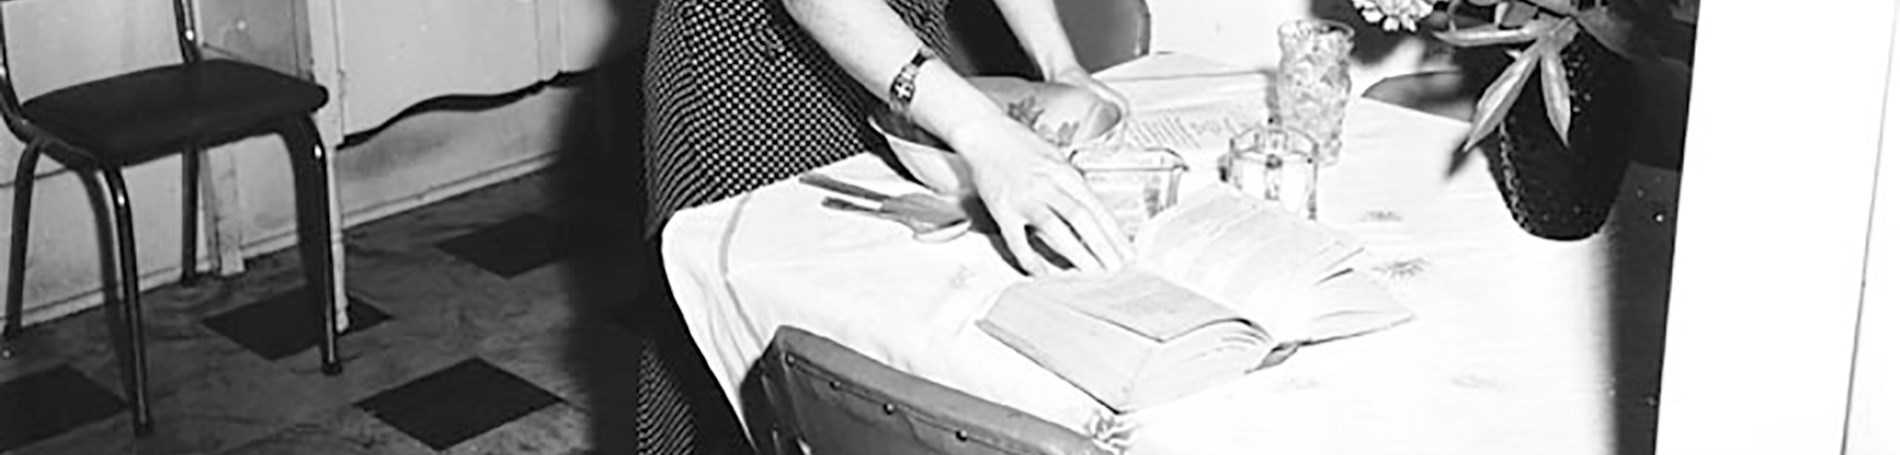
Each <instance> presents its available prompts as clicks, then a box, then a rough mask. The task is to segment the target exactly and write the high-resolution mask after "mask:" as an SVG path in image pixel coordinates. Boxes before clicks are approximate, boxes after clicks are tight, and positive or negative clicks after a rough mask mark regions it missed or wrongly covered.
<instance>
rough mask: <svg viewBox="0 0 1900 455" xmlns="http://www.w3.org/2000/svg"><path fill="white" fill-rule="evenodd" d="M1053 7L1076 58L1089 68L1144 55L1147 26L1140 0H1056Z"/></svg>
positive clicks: (1146, 11)
mask: <svg viewBox="0 0 1900 455" xmlns="http://www.w3.org/2000/svg"><path fill="white" fill-rule="evenodd" d="M1056 10H1057V14H1059V15H1061V16H1062V29H1063V30H1064V31H1066V32H1068V35H1069V46H1070V47H1072V48H1074V49H1075V59H1076V61H1077V62H1080V63H1081V64H1082V67H1083V68H1087V69H1088V70H1089V71H1101V70H1103V69H1105V68H1108V67H1111V66H1115V65H1119V64H1122V63H1125V62H1127V61H1129V60H1134V59H1135V58H1138V57H1141V56H1143V55H1148V41H1149V34H1150V33H1151V30H1150V28H1151V26H1150V24H1149V22H1150V19H1149V17H1148V3H1147V2H1146V1H1144V0H1107V1H1105V0H1058V1H1057V2H1056Z"/></svg>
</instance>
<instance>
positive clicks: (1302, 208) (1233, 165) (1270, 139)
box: [1220, 125, 1320, 220]
mask: <svg viewBox="0 0 1900 455" xmlns="http://www.w3.org/2000/svg"><path fill="white" fill-rule="evenodd" d="M1316 147H1317V144H1316V143H1315V142H1314V141H1313V140H1312V139H1311V138H1309V137H1308V136H1307V135H1306V134H1303V133H1301V132H1299V131H1298V130H1294V129H1290V128H1285V127H1281V126H1277V125H1267V126H1254V127H1249V128H1247V129H1245V130H1242V131H1241V132H1240V134H1236V135H1234V137H1233V139H1231V140H1229V141H1228V145H1227V154H1226V155H1224V156H1222V157H1221V161H1220V177H1221V181H1222V182H1225V183H1226V184H1227V185H1229V186H1232V187H1234V189H1237V190H1240V192H1241V193H1244V194H1247V195H1249V196H1253V197H1258V198H1261V199H1266V200H1269V201H1274V202H1278V203H1279V204H1280V206H1281V207H1283V208H1285V209H1286V210H1287V211H1288V212H1292V213H1294V214H1296V215H1299V216H1303V217H1306V219H1309V220H1310V219H1314V218H1315V217H1316V216H1318V215H1319V206H1318V205H1319V166H1320V164H1319V162H1318V159H1317V157H1316V156H1315V155H1316V150H1317V149H1316Z"/></svg>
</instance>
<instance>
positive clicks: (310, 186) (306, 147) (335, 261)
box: [282, 118, 345, 376]
mask: <svg viewBox="0 0 1900 455" xmlns="http://www.w3.org/2000/svg"><path fill="white" fill-rule="evenodd" d="M282 134H283V137H284V143H285V145H287V146H288V148H289V149H290V154H291V156H290V161H291V167H292V168H293V169H292V171H293V172H292V173H293V174H294V179H295V181H296V190H295V192H296V198H297V234H298V241H297V243H298V244H299V246H300V250H301V251H300V253H302V254H301V255H302V256H303V266H304V276H305V286H308V287H309V289H310V290H312V291H315V292H314V294H315V295H316V296H317V299H316V302H315V303H316V304H317V306H318V307H319V308H318V311H319V312H320V313H321V314H322V317H321V318H320V320H321V321H322V323H323V332H322V333H323V340H322V342H321V343H320V344H319V345H318V353H319V355H320V356H321V359H322V371H323V374H325V375H330V376H335V375H339V374H342V373H343V361H342V359H341V358H340V356H339V354H338V352H337V351H338V350H337V336H338V332H339V331H341V330H342V327H339V325H340V324H338V323H337V321H338V320H339V319H340V318H341V317H342V315H340V314H338V313H339V312H340V311H341V310H342V309H341V308H339V307H340V306H341V305H339V303H338V302H341V301H342V300H343V299H344V298H345V296H344V294H343V283H342V279H341V277H340V276H339V273H338V272H337V270H338V267H337V266H338V265H339V263H340V262H341V261H342V260H343V254H342V252H341V251H340V250H341V245H342V243H343V239H342V233H341V232H336V231H335V230H334V229H332V226H333V225H334V224H335V222H336V216H337V213H336V208H335V207H333V204H332V203H331V201H332V200H333V199H332V198H331V196H332V194H331V193H332V191H333V190H334V189H333V188H332V187H333V186H334V183H333V182H332V181H331V180H330V179H331V177H330V165H329V159H330V152H329V150H327V149H325V148H324V147H323V140H322V139H321V138H320V137H319V136H318V135H317V126H316V123H314V122H312V121H311V120H309V119H307V118H306V119H299V120H296V121H292V122H290V124H288V125H286V126H285V129H284V131H283V133H282Z"/></svg>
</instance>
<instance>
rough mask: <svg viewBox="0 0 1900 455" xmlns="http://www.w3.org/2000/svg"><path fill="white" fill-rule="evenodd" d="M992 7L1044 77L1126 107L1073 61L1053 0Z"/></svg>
mask: <svg viewBox="0 0 1900 455" xmlns="http://www.w3.org/2000/svg"><path fill="white" fill-rule="evenodd" d="M996 9H997V11H998V12H1001V13H1002V15H1003V21H1005V22H1008V23H1009V29H1010V31H1011V32H1014V33H1015V35H1016V41H1017V42H1018V43H1019V44H1021V45H1022V47H1023V53H1024V54H1027V55H1029V58H1030V59H1031V60H1034V61H1035V62H1036V68H1037V69H1038V70H1041V71H1042V77H1043V78H1044V79H1047V80H1050V81H1055V82H1062V83H1066V84H1070V85H1075V86H1080V87H1082V88H1086V89H1088V90H1089V91H1091V92H1095V94H1096V95H1097V96H1101V97H1102V98H1105V99H1108V100H1109V102H1112V103H1115V105H1116V106H1117V107H1120V108H1121V109H1122V110H1123V111H1127V110H1128V100H1127V99H1126V98H1124V97H1122V95H1121V94H1120V93H1116V92H1115V91H1114V90H1112V89H1109V88H1108V86H1107V85H1104V84H1102V83H1101V81H1098V80H1096V79H1095V77H1094V76H1092V75H1090V74H1089V72H1088V69H1086V68H1083V67H1082V64H1081V63H1080V62H1078V61H1077V60H1076V58H1075V46H1074V43H1071V42H1069V34H1068V31H1067V30H1064V29H1063V28H1062V27H1063V26H1062V17H1061V15H1060V14H1059V13H1058V12H1057V10H1056V4H1055V1H1054V0H997V1H996Z"/></svg>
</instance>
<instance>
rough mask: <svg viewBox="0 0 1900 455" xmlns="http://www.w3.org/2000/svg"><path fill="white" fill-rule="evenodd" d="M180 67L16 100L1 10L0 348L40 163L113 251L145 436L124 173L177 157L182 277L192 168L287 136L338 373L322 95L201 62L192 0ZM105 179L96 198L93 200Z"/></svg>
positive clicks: (237, 66) (180, 16) (188, 270)
mask: <svg viewBox="0 0 1900 455" xmlns="http://www.w3.org/2000/svg"><path fill="white" fill-rule="evenodd" d="M172 3H173V8H174V11H173V13H174V14H173V15H174V19H175V20H176V22H177V40H178V47H179V52H180V54H181V60H182V62H181V63H178V64H175V65H169V66H163V67H158V68H152V69H147V70H142V71H137V72H132V73H128V74H123V75H118V76H113V77H109V78H105V79H100V80H94V81H89V82H84V83H81V84H78V85H74V86H71V87H66V88H63V89H60V90H56V91H53V92H50V93H47V94H45V95H42V96H39V97H36V98H34V99H30V100H26V101H25V102H24V103H22V102H20V100H19V99H18V97H17V95H16V94H15V92H14V89H13V80H12V77H11V76H12V73H11V69H10V65H9V64H10V63H11V62H9V61H8V59H7V57H6V26H5V19H6V18H5V13H4V11H0V115H4V117H5V120H6V125H7V128H8V129H10V130H12V132H13V134H14V135H15V136H18V137H19V138H20V140H21V141H22V142H24V143H25V144H26V148H25V150H24V151H23V152H22V153H21V154H20V161H19V166H18V169H17V171H16V174H15V178H14V193H13V201H14V202H13V238H12V245H11V250H10V251H9V252H10V254H9V255H8V260H9V265H10V268H9V269H8V282H7V320H6V326H5V328H6V331H5V334H4V338H5V339H6V340H13V339H16V338H17V337H18V336H19V334H20V330H21V325H20V324H21V322H20V313H21V309H22V305H23V303H22V301H23V297H24V296H23V294H24V284H25V278H26V269H25V267H26V253H27V246H28V245H27V243H28V242H27V237H28V236H27V233H28V228H29V226H30V223H29V221H31V219H30V217H31V215H32V203H33V185H34V179H35V175H34V174H35V168H36V167H37V165H38V162H39V156H40V155H41V154H42V153H44V154H46V155H47V156H50V157H52V158H53V159H55V160H57V161H59V162H60V163H61V164H63V165H65V166H66V167H67V168H68V169H71V170H72V171H74V173H75V174H77V175H79V176H80V178H81V180H82V181H83V182H84V184H85V185H86V188H87V189H88V193H89V194H90V195H91V197H92V198H93V201H92V203H93V204H94V205H95V207H101V208H102V209H101V211H102V212H104V213H100V214H99V219H100V220H101V224H102V226H101V227H102V229H105V232H106V234H104V235H102V236H101V237H102V241H105V242H107V243H110V244H111V251H112V257H111V264H110V266H109V267H108V268H109V271H108V273H109V275H110V276H107V277H106V279H105V282H107V283H108V292H107V295H108V296H111V295H113V294H116V296H117V300H118V302H117V303H118V305H119V311H120V317H121V318H123V320H124V324H123V330H124V333H122V335H123V336H121V337H119V338H121V340H122V341H121V342H122V343H123V344H121V346H120V348H121V349H122V352H123V353H124V354H123V355H122V358H123V359H124V360H123V361H122V363H121V370H120V371H121V372H122V373H121V374H123V375H125V376H127V380H126V381H125V383H126V385H125V387H126V396H127V398H128V399H129V401H131V405H132V413H133V417H132V421H133V431H134V433H135V434H137V435H140V436H144V435H148V434H150V433H151V431H152V427H153V423H152V415H151V409H150V406H149V403H148V398H147V395H146V390H145V388H146V385H145V381H146V365H145V363H146V362H145V340H144V329H143V321H142V317H141V310H140V306H139V288H138V282H139V272H138V259H137V257H136V256H135V254H136V252H137V248H136V244H135V243H134V240H133V234H132V229H133V227H134V226H136V224H135V223H133V222H132V204H131V200H130V196H131V195H130V194H127V192H126V185H125V178H124V177H123V176H122V175H121V172H120V170H121V169H122V168H125V167H127V166H132V165H136V164H139V163H144V162H147V161H151V160H154V159H157V158H160V157H164V156H169V155H172V154H177V153H182V154H183V155H184V156H183V157H182V159H183V161H184V166H186V169H187V170H188V172H186V173H185V174H186V177H185V182H184V185H183V189H184V191H183V193H184V195H185V201H184V202H185V216H184V219H185V227H184V231H185V234H184V239H185V241H184V246H183V250H184V262H185V264H184V277H183V281H185V282H186V283H190V282H192V281H194V279H195V273H196V270H197V264H196V262H197V251H196V244H197V237H198V233H197V229H198V226H197V225H198V200H199V194H198V193H199V190H200V189H199V183H198V175H197V174H198V170H199V166H198V158H199V154H200V151H201V150H202V148H203V147H208V146H215V145H219V144H222V143H226V142H231V141H234V140H237V139H241V138H245V137H249V136H255V135H259V134H265V133H275V134H278V135H280V136H281V137H283V139H284V142H285V145H286V146H287V148H288V149H289V151H290V155H291V159H290V161H291V166H292V167H293V168H294V169H293V173H294V180H295V185H296V204H297V228H298V232H297V234H298V237H299V246H300V248H301V249H302V251H301V255H302V257H303V266H304V272H305V274H306V279H307V280H308V281H307V285H308V286H309V287H310V288H312V289H314V290H316V294H317V295H318V297H319V299H318V303H319V306H320V307H321V308H315V309H313V310H317V311H313V312H314V313H319V314H321V318H320V319H321V323H322V324H323V328H324V330H323V331H322V333H323V334H324V336H323V338H322V341H321V345H320V347H319V350H320V351H321V353H320V355H321V358H322V371H323V372H324V374H326V375H336V374H340V373H341V372H342V363H341V362H340V361H339V359H338V357H337V330H335V328H337V327H338V323H337V320H338V319H339V315H338V313H337V311H336V308H335V306H334V305H333V303H334V302H337V301H339V298H340V297H341V296H340V295H338V294H339V291H338V289H340V286H338V277H337V274H336V272H335V270H336V269H335V268H334V264H335V263H336V260H337V257H338V255H340V251H339V249H338V248H337V243H335V242H338V241H340V237H339V235H340V233H339V232H336V231H335V230H334V225H335V221H336V218H335V217H336V212H335V208H334V204H335V202H334V199H333V198H332V196H331V192H332V191H333V188H334V183H333V181H332V180H331V176H330V175H329V168H330V167H329V163H328V162H327V160H329V151H328V150H325V148H324V146H323V144H322V140H321V139H320V138H319V137H318V135H317V129H316V124H315V122H314V121H313V120H312V119H311V115H312V114H313V113H314V112H315V111H316V110H317V109H318V108H320V107H322V106H323V105H324V104H325V103H326V102H328V99H329V94H328V91H326V90H325V89H324V88H323V87H322V86H319V85H316V84H313V83H310V82H307V81H304V80H300V79H297V78H293V77H290V76H286V75H283V74H280V73H277V72H275V71H272V70H269V69H265V68H262V67H258V66H255V65H251V64H247V63H242V62H237V61H230V60H207V59H204V58H203V56H202V55H201V53H200V49H201V43H200V41H199V37H198V32H197V30H196V24H194V23H193V22H194V19H193V12H192V5H191V0H173V2H172ZM102 176H103V180H104V182H103V184H104V192H103V193H102V192H101V191H100V188H99V186H100V184H101V182H100V177H102Z"/></svg>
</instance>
